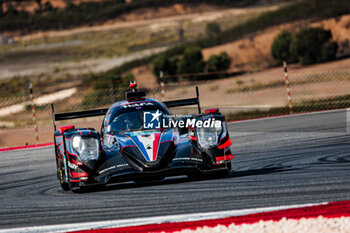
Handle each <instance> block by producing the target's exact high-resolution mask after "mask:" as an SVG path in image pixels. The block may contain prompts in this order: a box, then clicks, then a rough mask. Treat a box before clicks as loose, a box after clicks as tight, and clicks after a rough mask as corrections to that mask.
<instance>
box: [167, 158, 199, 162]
mask: <svg viewBox="0 0 350 233" xmlns="http://www.w3.org/2000/svg"><path fill="white" fill-rule="evenodd" d="M177 160H191V161H197V162H203V159H199V158H189V157H180V158H174V159H173V161H177Z"/></svg>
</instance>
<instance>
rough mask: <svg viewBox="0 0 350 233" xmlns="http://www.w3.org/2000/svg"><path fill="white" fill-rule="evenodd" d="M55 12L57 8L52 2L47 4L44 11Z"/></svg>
mask: <svg viewBox="0 0 350 233" xmlns="http://www.w3.org/2000/svg"><path fill="white" fill-rule="evenodd" d="M54 10H55V8H54V7H53V6H52V5H51V3H50V2H45V5H44V11H46V12H50V11H54Z"/></svg>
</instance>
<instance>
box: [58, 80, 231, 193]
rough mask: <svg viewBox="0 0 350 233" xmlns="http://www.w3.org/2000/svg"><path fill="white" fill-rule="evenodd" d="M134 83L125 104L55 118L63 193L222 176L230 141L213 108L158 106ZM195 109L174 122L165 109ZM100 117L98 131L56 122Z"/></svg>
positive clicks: (228, 167) (194, 100) (175, 104)
mask: <svg viewBox="0 0 350 233" xmlns="http://www.w3.org/2000/svg"><path fill="white" fill-rule="evenodd" d="M136 87H137V85H136V83H135V82H132V83H131V84H130V91H128V92H126V94H125V96H126V100H123V101H120V102H117V103H115V104H113V105H112V106H111V107H110V108H102V109H95V110H87V111H79V112H69V113H60V114H55V112H54V105H53V104H52V116H53V123H54V129H55V133H54V146H55V154H56V157H55V158H56V165H57V178H58V180H59V181H60V184H61V187H62V189H63V190H72V191H76V190H83V189H84V188H86V187H90V188H91V187H96V186H101V185H102V186H105V185H107V184H112V183H117V182H126V181H134V182H147V181H152V180H161V179H164V178H165V177H169V176H179V175H185V176H188V177H189V178H190V179H198V178H200V177H203V176H209V177H217V176H227V175H228V174H229V173H230V170H231V161H230V160H231V159H233V156H232V154H231V150H230V146H231V144H232V143H231V140H230V136H229V133H228V131H227V126H226V122H225V117H224V116H223V115H222V114H220V113H219V110H218V109H207V110H205V111H204V113H201V107H200V102H199V92H198V87H196V97H195V98H190V99H181V100H173V101H165V102H161V101H159V100H156V99H153V98H146V97H145V92H144V91H140V90H137V88H136ZM186 105H197V107H198V114H193V115H186V116H182V117H175V116H173V115H172V114H171V111H170V110H169V108H172V107H179V106H186ZM100 115H104V119H103V122H102V127H101V131H100V132H98V131H97V130H95V129H93V128H75V126H74V125H68V126H62V127H59V129H58V130H57V127H56V121H61V120H70V119H75V118H83V117H93V116H100Z"/></svg>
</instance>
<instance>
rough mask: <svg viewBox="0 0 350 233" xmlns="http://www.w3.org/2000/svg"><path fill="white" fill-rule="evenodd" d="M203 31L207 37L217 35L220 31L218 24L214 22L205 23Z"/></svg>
mask: <svg viewBox="0 0 350 233" xmlns="http://www.w3.org/2000/svg"><path fill="white" fill-rule="evenodd" d="M205 32H206V34H207V36H208V37H212V36H217V35H219V34H220V33H221V28H220V25H219V24H218V23H216V22H210V23H207V25H206V27H205Z"/></svg>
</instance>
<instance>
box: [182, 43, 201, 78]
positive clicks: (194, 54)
mask: <svg viewBox="0 0 350 233" xmlns="http://www.w3.org/2000/svg"><path fill="white" fill-rule="evenodd" d="M204 68H205V62H204V61H203V55H202V51H201V49H200V48H199V47H198V46H193V47H192V46H191V47H187V48H186V50H185V53H184V56H183V58H182V59H181V60H179V62H178V66H177V71H178V73H179V74H191V73H200V72H203V71H204Z"/></svg>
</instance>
